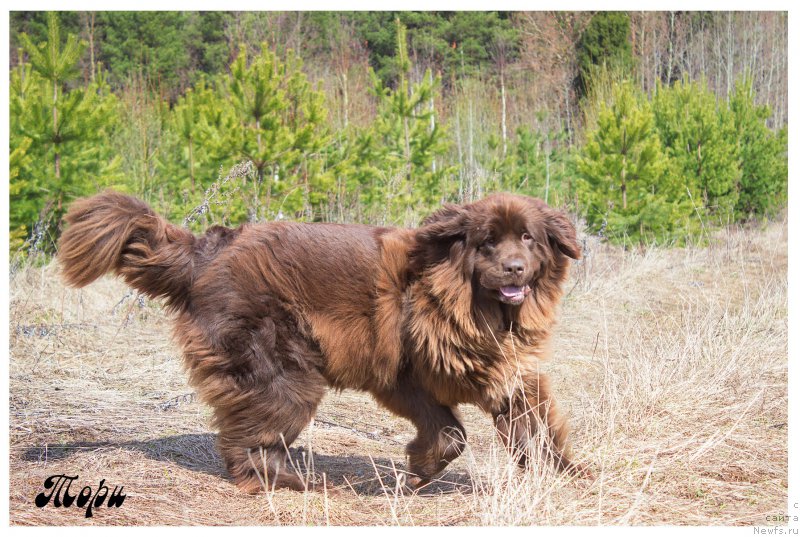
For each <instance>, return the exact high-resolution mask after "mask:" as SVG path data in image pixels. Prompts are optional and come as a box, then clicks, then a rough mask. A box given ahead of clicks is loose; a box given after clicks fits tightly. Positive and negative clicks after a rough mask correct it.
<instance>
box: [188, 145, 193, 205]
mask: <svg viewBox="0 0 800 537" xmlns="http://www.w3.org/2000/svg"><path fill="white" fill-rule="evenodd" d="M193 145H194V144H193V143H192V139H191V138H189V179H191V181H192V194H194V147H193Z"/></svg>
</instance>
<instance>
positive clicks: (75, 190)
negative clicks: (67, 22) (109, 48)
mask: <svg viewBox="0 0 800 537" xmlns="http://www.w3.org/2000/svg"><path fill="white" fill-rule="evenodd" d="M47 20H48V40H47V41H46V42H44V43H41V44H39V45H38V46H37V45H33V43H32V42H31V41H30V39H29V38H28V37H27V36H26V35H24V34H23V35H22V36H21V41H22V42H23V43H24V44H25V52H26V53H27V54H28V57H29V58H30V63H29V64H28V63H26V62H24V61H22V57H21V61H20V63H19V65H18V67H17V68H16V69H15V70H14V72H12V75H11V83H10V89H11V91H10V97H11V98H10V101H11V102H10V111H11V117H12V121H11V131H12V132H11V140H12V143H14V141H15V140H16V141H17V143H21V142H20V141H21V140H24V139H29V140H30V143H29V147H28V149H27V151H26V153H27V154H28V155H30V157H31V158H30V159H29V160H26V161H25V162H23V163H22V164H21V165H20V169H19V173H18V179H17V183H16V184H15V185H14V187H13V189H12V190H13V192H14V193H15V195H14V197H12V204H13V208H12V215H13V216H12V221H14V222H16V223H17V224H18V225H20V224H21V225H25V226H26V227H27V229H28V230H30V229H32V226H33V224H34V223H36V222H37V221H38V220H41V219H42V217H43V215H42V214H41V212H42V210H43V209H44V208H46V207H50V208H51V210H52V211H53V213H54V214H52V215H51V218H49V220H48V221H50V222H52V223H58V222H59V221H60V216H61V213H62V212H63V210H64V207H65V201H68V200H69V199H72V198H74V197H77V196H82V195H85V194H87V193H90V192H94V191H96V190H98V189H100V188H102V187H104V186H109V185H112V184H114V183H115V182H116V181H118V180H119V179H120V174H119V164H120V160H119V158H118V157H117V156H115V155H114V154H113V152H112V150H111V148H110V147H109V145H108V144H106V143H105V141H106V140H107V138H108V137H109V135H110V133H111V132H113V130H114V127H115V124H114V122H115V118H116V102H117V101H116V98H115V97H114V95H113V94H111V92H110V88H109V87H108V84H107V83H106V80H105V76H104V74H103V72H102V71H101V72H100V74H99V75H98V76H97V78H96V80H95V82H93V83H91V84H89V86H87V87H86V88H70V86H69V85H70V83H71V82H72V81H73V78H74V77H75V75H76V74H77V67H76V65H77V62H78V60H79V58H80V54H81V51H82V48H83V47H82V45H81V44H80V43H78V41H77V38H76V37H75V36H73V35H70V36H68V38H67V40H66V44H65V45H64V47H63V48H62V47H61V42H60V41H61V32H60V29H59V24H58V19H57V16H56V15H55V14H52V13H51V14H48V18H47ZM101 142H102V143H101ZM12 151H13V148H12ZM55 225H57V224H55Z"/></svg>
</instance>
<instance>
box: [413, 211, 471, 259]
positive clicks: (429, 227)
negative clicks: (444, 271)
mask: <svg viewBox="0 0 800 537" xmlns="http://www.w3.org/2000/svg"><path fill="white" fill-rule="evenodd" d="M467 217H468V216H467V211H466V210H465V209H464V207H462V206H460V205H453V204H446V205H445V206H444V207H442V208H441V209H439V210H438V211H436V212H435V213H433V214H432V215H430V216H429V217H428V218H426V219H425V220H423V222H422V225H421V226H420V227H419V228H417V231H416V246H415V247H414V249H413V250H412V252H411V259H410V267H409V268H410V269H411V272H412V273H415V274H419V273H420V272H422V271H423V270H424V269H425V267H428V266H432V265H438V264H439V263H441V262H443V261H445V260H448V259H450V254H451V249H452V247H453V246H454V245H455V244H456V243H463V242H465V241H466V238H467ZM462 249H463V248H462Z"/></svg>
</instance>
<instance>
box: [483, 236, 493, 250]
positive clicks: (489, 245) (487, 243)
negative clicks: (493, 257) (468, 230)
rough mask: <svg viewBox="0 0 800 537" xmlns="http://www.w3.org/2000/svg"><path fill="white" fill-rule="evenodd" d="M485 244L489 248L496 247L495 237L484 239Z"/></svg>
mask: <svg viewBox="0 0 800 537" xmlns="http://www.w3.org/2000/svg"><path fill="white" fill-rule="evenodd" d="M483 245H484V246H486V247H487V248H494V237H489V238H487V239H486V240H485V241H483Z"/></svg>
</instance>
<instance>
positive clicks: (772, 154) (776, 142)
mask: <svg viewBox="0 0 800 537" xmlns="http://www.w3.org/2000/svg"><path fill="white" fill-rule="evenodd" d="M753 99H754V97H753V82H752V80H751V79H750V78H745V79H743V80H740V81H739V82H738V83H737V84H736V87H735V89H734V91H733V95H731V98H730V110H731V113H732V115H733V123H734V128H735V130H736V135H737V141H738V148H739V152H740V155H741V160H740V164H739V166H740V173H741V179H740V183H739V197H738V200H737V203H736V213H737V215H738V216H739V217H740V218H748V217H752V216H754V215H762V214H769V213H771V212H774V211H775V210H777V209H779V208H781V207H783V206H785V204H786V200H787V193H788V179H789V169H788V159H787V150H788V148H787V136H788V134H787V130H786V129H785V128H784V129H781V130H780V131H778V132H777V133H776V132H773V131H771V130H770V129H769V128H767V126H766V120H767V118H769V116H770V115H771V114H770V110H769V107H768V106H758V105H756V104H755V103H754V101H753Z"/></svg>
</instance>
